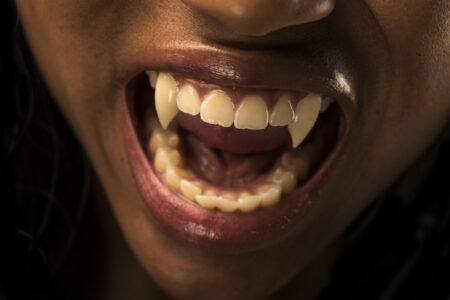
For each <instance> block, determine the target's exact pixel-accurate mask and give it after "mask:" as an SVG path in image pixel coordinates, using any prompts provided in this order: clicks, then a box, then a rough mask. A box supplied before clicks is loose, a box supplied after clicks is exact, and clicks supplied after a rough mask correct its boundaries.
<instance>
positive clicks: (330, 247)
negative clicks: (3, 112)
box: [17, 0, 450, 299]
mask: <svg viewBox="0 0 450 300" xmlns="http://www.w3.org/2000/svg"><path fill="white" fill-rule="evenodd" d="M242 2H244V4H242ZM17 6H18V10H19V15H20V18H21V21H22V24H23V26H24V29H25V33H26V35H27V38H28V41H29V43H30V45H31V48H32V52H33V54H34V56H35V58H36V61H37V63H38V65H39V68H40V70H41V71H42V74H43V76H44V79H45V81H46V83H47V85H48V87H49V89H50V91H51V92H52V94H53V96H54V98H55V101H56V102H57V104H58V106H59V107H60V108H61V110H62V112H63V114H64V116H65V117H66V118H67V120H68V122H69V124H70V125H71V126H72V127H73V129H74V130H75V132H76V134H77V136H78V138H79V140H80V142H81V144H82V145H83V147H84V148H85V149H86V151H87V152H88V154H89V157H90V159H91V161H92V163H93V165H94V167H95V170H96V172H97V174H98V177H99V179H100V182H101V184H102V185H103V187H104V189H105V191H106V195H107V198H108V202H109V204H110V206H111V208H112V211H113V212H114V216H109V215H108V213H103V211H107V208H105V207H104V206H102V205H101V204H99V205H98V208H99V211H100V213H99V216H101V219H102V224H104V229H103V230H104V232H105V235H106V237H107V238H106V240H107V241H108V242H107V244H106V246H105V251H106V252H105V253H104V257H106V258H105V260H106V262H105V263H104V264H102V266H103V267H102V268H104V269H102V268H101V269H100V274H101V276H102V282H103V284H100V285H96V286H95V287H92V289H95V291H93V293H95V295H99V297H105V298H107V299H123V297H122V296H121V295H126V294H128V293H129V291H130V290H132V291H134V292H135V293H136V296H135V297H134V299H141V298H142V299H144V298H145V299H149V298H151V299H156V297H157V296H158V297H159V296H161V292H160V291H159V288H160V289H162V290H163V291H164V293H166V294H167V295H170V296H171V297H174V298H183V299H211V298H214V299H261V298H267V297H270V296H271V295H273V294H275V293H280V292H282V291H280V290H282V289H283V288H284V287H285V286H286V285H288V288H289V290H290V292H291V293H292V294H293V293H294V292H295V293H297V295H296V296H295V297H294V298H296V299H298V297H299V295H303V296H304V298H303V299H308V298H312V297H313V295H314V294H316V292H317V291H318V290H320V289H321V288H322V286H323V285H324V284H325V283H326V279H327V276H328V272H329V270H330V268H331V265H332V263H333V261H334V260H335V259H336V258H337V257H338V256H339V249H340V246H339V245H340V236H341V235H342V233H343V232H344V231H345V229H346V228H347V227H348V226H349V224H351V223H352V221H353V220H354V219H355V218H356V217H357V216H358V215H359V214H360V213H361V212H362V211H364V210H365V208H367V207H368V206H369V205H370V204H371V203H372V202H373V201H374V198H375V197H376V196H377V195H379V194H380V193H381V192H382V191H383V190H384V189H385V188H386V187H387V186H388V185H389V184H391V183H392V182H393V181H394V180H395V179H396V178H397V177H398V176H399V175H400V174H401V173H402V172H403V171H404V170H405V169H406V168H407V167H408V166H410V165H411V164H412V163H413V162H414V161H415V160H416V159H417V158H418V157H419V156H420V155H422V154H423V153H424V151H425V150H426V149H427V147H429V146H430V145H431V144H432V143H433V142H434V141H435V140H436V138H437V137H438V135H439V133H440V132H442V130H443V129H444V127H445V126H446V125H447V122H448V120H449V117H450V86H449V82H450V26H449V24H450V14H449V11H450V3H449V2H448V1H447V0H417V1H410V0H401V1H384V0H366V1H363V0H342V1H339V0H338V1H327V0H318V1H314V0H304V1H302V0H298V1H281V0H280V1H272V0H251V1H237V0H226V1H219V0H183V1H180V0H162V1H150V0H148V1H144V0H134V1H125V0H118V1H110V0H65V1H62V2H61V1H53V0H39V1H25V0H18V1H17ZM231 8H234V10H233V9H231ZM294 12H298V13H294ZM205 45H206V46H208V47H213V48H218V49H221V50H224V51H228V52H233V53H234V52H236V53H239V55H242V56H244V57H245V56H249V57H250V56H253V55H260V54H261V53H263V52H264V48H265V47H268V46H270V47H273V49H275V50H273V51H271V52H270V53H269V54H267V53H266V54H264V55H263V57H264V58H263V60H264V59H266V60H267V61H270V59H271V57H272V58H273V57H275V56H277V55H284V54H285V53H286V51H288V53H289V54H291V55H297V54H298V55H304V52H305V50H304V49H305V48H307V49H309V50H311V51H312V52H314V51H315V52H316V53H320V57H321V58H320V59H328V61H329V62H330V63H331V64H332V65H336V66H337V65H345V66H346V68H347V70H349V71H350V73H351V74H354V78H352V82H354V84H355V86H356V90H355V95H356V97H355V98H356V100H357V109H356V110H357V112H356V114H355V119H354V121H353V124H352V127H351V132H350V136H349V139H348V143H347V144H346V145H345V154H344V155H343V156H342V157H341V158H340V161H339V163H338V164H337V165H336V167H335V168H334V170H333V171H332V173H331V175H330V176H331V177H330V180H329V181H328V183H327V184H326V185H325V186H324V187H323V189H322V193H321V198H320V201H318V205H316V206H315V207H314V209H312V211H311V212H310V213H309V214H308V215H307V216H306V217H305V220H303V221H302V224H300V225H299V226H298V227H297V228H296V229H295V230H294V231H293V232H291V233H290V234H289V235H288V236H286V237H285V238H284V239H282V240H281V241H279V242H277V243H276V244H274V245H270V246H268V247H266V248H264V249H260V250H258V251H255V252H252V253H249V254H242V255H236V256H227V255H219V254H214V253H211V252H208V251H205V250H203V249H201V248H197V247H195V246H192V245H189V244H186V243H183V242H180V241H179V240H177V239H175V238H173V237H172V236H171V235H169V234H167V233H166V232H165V231H163V230H161V228H160V227H159V225H158V224H157V223H156V221H155V220H154V219H153V218H152V216H151V215H150V214H149V213H148V210H147V209H146V207H145V205H144V203H143V201H142V199H141V197H140V195H139V193H138V192H137V190H136V187H135V183H134V180H133V177H132V176H131V173H130V169H129V166H128V164H127V159H126V155H125V150H124V149H125V147H126V145H124V142H123V141H124V139H123V138H122V133H121V132H122V131H121V130H122V129H121V128H120V126H119V123H120V122H119V117H118V114H117V113H116V105H117V101H116V99H117V94H118V91H117V86H118V84H119V82H120V80H121V78H122V77H123V76H124V72H125V71H124V70H125V69H126V67H127V66H128V65H129V64H130V62H131V61H132V60H133V58H134V57H136V56H142V55H149V56H151V55H152V53H156V52H160V51H162V49H168V48H177V47H188V46H189V47H191V46H192V47H200V46H205ZM233 45H246V46H247V48H246V47H242V48H243V49H240V50H238V49H237V47H236V48H235V47H234V46H233ZM282 46H289V47H287V49H288V50H286V49H284V48H283V47H282ZM245 49H247V50H245ZM309 50H308V51H309ZM296 51H298V53H297V52H296ZM305 55H308V54H307V53H306V54H305ZM268 76H269V75H268ZM117 224H118V228H120V230H119V229H118V228H117ZM120 231H122V232H123V235H124V237H125V238H122V235H121V233H120ZM128 246H129V248H128ZM130 249H131V250H130ZM320 253H322V254H321V255H319V254H320ZM114 282H124V283H125V282H130V283H129V284H122V285H117V284H114ZM289 283H291V284H290V285H289ZM133 284H136V285H137V286H139V287H136V286H134V285H133ZM156 286H158V287H159V288H156ZM218 291H220V293H218Z"/></svg>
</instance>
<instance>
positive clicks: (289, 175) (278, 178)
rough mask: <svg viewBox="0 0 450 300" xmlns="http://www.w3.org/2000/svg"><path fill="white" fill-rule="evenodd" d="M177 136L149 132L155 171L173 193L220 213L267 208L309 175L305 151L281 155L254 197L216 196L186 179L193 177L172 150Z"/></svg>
mask: <svg viewBox="0 0 450 300" xmlns="http://www.w3.org/2000/svg"><path fill="white" fill-rule="evenodd" d="M178 145H179V137H178V135H177V134H176V133H174V132H170V131H168V130H162V129H160V128H157V129H155V130H154V131H153V133H152V137H151V139H150V142H149V150H150V152H151V153H152V154H153V155H154V166H155V169H156V170H157V171H159V172H161V173H163V175H162V177H163V179H164V181H165V182H166V184H167V185H168V186H169V187H170V188H171V189H172V190H174V191H178V192H180V193H181V194H182V195H183V196H184V197H185V198H187V199H188V200H191V201H196V202H197V203H198V204H199V205H200V206H202V207H203V208H206V209H215V208H217V209H218V210H220V211H223V212H235V211H237V210H240V211H241V212H244V213H245V212H251V211H254V210H256V209H257V208H258V207H260V206H261V207H270V206H273V205H275V204H277V203H278V202H279V201H280V199H281V196H282V194H288V193H290V192H292V191H294V190H295V189H296V187H297V182H298V179H299V178H300V180H303V179H305V178H306V176H307V174H308V172H309V160H308V154H307V153H306V152H305V151H306V150H304V149H306V148H302V149H299V150H296V151H290V152H287V153H284V154H283V155H282V157H281V167H278V168H277V169H276V170H275V171H274V173H273V175H272V177H271V182H272V183H269V184H265V185H262V186H260V187H257V189H256V194H253V193H252V194H251V193H248V192H244V193H241V194H240V195H239V197H238V199H236V196H234V194H232V193H225V194H223V195H218V194H217V193H216V191H215V190H214V189H211V188H210V189H207V190H206V191H204V192H203V186H202V182H201V181H198V180H194V181H192V180H188V179H189V178H193V176H194V175H193V174H192V173H190V172H189V171H188V170H185V169H183V168H181V167H179V166H180V164H181V155H180V152H179V151H178V150H177V149H176V147H178Z"/></svg>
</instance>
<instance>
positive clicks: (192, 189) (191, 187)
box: [180, 179, 202, 201]
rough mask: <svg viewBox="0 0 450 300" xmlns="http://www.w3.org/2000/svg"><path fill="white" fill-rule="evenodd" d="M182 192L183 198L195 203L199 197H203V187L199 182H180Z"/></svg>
mask: <svg viewBox="0 0 450 300" xmlns="http://www.w3.org/2000/svg"><path fill="white" fill-rule="evenodd" d="M180 190H181V193H182V194H183V196H185V197H186V198H187V199H189V200H192V201H193V200H195V197H196V196H197V195H201V193H202V185H201V183H200V182H199V181H189V180H185V179H183V180H181V181H180Z"/></svg>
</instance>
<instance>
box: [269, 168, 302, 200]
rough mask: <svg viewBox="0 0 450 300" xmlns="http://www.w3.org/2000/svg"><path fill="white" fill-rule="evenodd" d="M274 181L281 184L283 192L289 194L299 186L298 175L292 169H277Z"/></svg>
mask: <svg viewBox="0 0 450 300" xmlns="http://www.w3.org/2000/svg"><path fill="white" fill-rule="evenodd" d="M272 181H273V183H275V184H278V185H280V186H281V189H282V191H283V194H289V193H290V192H292V191H294V190H295V188H296V187H297V175H296V174H295V173H294V172H292V171H286V170H283V169H281V168H278V169H276V170H275V173H274V175H273V177H272Z"/></svg>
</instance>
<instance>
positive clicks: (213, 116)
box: [200, 90, 234, 127]
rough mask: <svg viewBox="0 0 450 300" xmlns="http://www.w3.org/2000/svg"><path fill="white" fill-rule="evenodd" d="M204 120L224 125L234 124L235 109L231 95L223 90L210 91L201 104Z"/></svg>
mask: <svg viewBox="0 0 450 300" xmlns="http://www.w3.org/2000/svg"><path fill="white" fill-rule="evenodd" d="M200 118H201V119H202V121H203V122H205V123H208V124H213V125H220V126H222V127H230V126H231V125H233V120H234V109H233V103H232V102H231V99H230V97H228V95H227V94H226V93H225V92H224V91H221V90H214V91H212V92H210V93H209V94H208V95H207V96H206V98H205V100H203V102H202V104H201V106H200Z"/></svg>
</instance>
